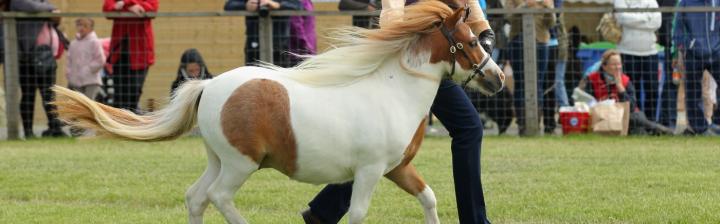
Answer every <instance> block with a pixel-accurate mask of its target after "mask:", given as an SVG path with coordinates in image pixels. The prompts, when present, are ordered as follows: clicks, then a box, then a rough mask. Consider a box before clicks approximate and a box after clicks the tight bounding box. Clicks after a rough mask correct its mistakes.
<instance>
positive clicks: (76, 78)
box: [65, 18, 105, 99]
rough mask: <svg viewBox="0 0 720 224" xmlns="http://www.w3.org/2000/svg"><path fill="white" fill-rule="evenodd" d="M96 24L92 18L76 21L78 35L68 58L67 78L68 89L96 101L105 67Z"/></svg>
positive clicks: (71, 46)
mask: <svg viewBox="0 0 720 224" xmlns="http://www.w3.org/2000/svg"><path fill="white" fill-rule="evenodd" d="M93 26H94V22H93V20H92V19H90V18H80V19H77V20H75V28H76V29H77V34H76V36H75V40H73V41H72V43H70V49H69V51H68V56H67V67H66V68H65V77H66V78H67V80H68V87H69V88H70V89H72V90H75V91H78V92H81V93H83V94H85V96H87V97H88V98H90V99H95V98H96V97H97V96H98V94H100V91H101V87H102V80H101V77H100V76H101V72H102V69H103V66H104V65H105V53H104V52H103V49H102V44H101V43H100V41H99V40H98V38H97V35H96V34H95V31H93Z"/></svg>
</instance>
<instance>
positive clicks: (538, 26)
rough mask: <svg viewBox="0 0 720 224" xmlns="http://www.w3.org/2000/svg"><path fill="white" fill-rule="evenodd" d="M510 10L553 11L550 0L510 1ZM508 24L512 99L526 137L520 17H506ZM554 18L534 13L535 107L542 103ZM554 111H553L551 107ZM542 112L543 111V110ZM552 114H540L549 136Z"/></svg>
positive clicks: (516, 15)
mask: <svg viewBox="0 0 720 224" xmlns="http://www.w3.org/2000/svg"><path fill="white" fill-rule="evenodd" d="M507 3H508V7H509V8H511V9H512V8H536V9H542V8H554V3H553V1H552V0H543V1H541V2H538V1H536V0H511V1H508V2H507ZM509 20H510V24H511V28H510V29H511V31H510V44H509V48H510V49H509V59H510V64H511V66H512V69H513V79H514V81H515V89H514V91H513V92H514V93H513V95H514V98H515V101H514V103H515V116H516V117H517V120H516V122H517V124H518V127H519V129H520V133H521V134H526V130H525V80H524V79H525V74H524V73H525V69H524V67H525V65H524V64H523V61H524V60H523V51H524V50H523V49H524V47H523V37H522V33H523V31H522V27H523V26H522V14H513V15H511V17H510V18H509ZM555 22H556V18H555V14H554V13H546V14H536V15H535V34H536V38H535V41H536V43H537V45H536V46H537V51H536V58H537V80H538V82H537V96H538V105H539V106H542V105H544V104H543V102H544V101H543V99H544V97H543V91H542V90H543V82H544V81H545V75H546V72H547V65H548V42H549V41H550V28H551V27H553V26H555ZM553 109H554V108H553ZM543 111H544V110H543ZM550 111H551V112H547V111H545V112H543V113H542V114H543V124H544V126H545V127H544V131H545V133H552V132H553V131H554V130H555V124H556V123H555V117H554V116H553V115H554V114H553V112H552V110H550Z"/></svg>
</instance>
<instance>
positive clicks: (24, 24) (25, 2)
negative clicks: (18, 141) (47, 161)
mask: <svg viewBox="0 0 720 224" xmlns="http://www.w3.org/2000/svg"><path fill="white" fill-rule="evenodd" d="M10 11H16V12H59V10H57V9H56V8H55V6H53V5H52V4H50V3H49V2H47V1H45V0H12V1H10ZM58 22H59V18H56V19H36V18H28V19H23V18H18V19H17V37H18V45H19V46H18V51H19V52H20V55H19V63H20V65H19V67H20V74H19V78H20V90H21V92H22V97H21V99H20V115H21V118H22V124H23V131H24V132H25V138H26V139H28V138H33V137H35V134H34V133H33V118H34V112H35V111H34V110H35V93H36V91H38V90H39V91H40V96H42V104H43V107H44V109H45V115H46V116H47V119H48V129H47V130H45V131H43V132H42V136H43V137H59V136H65V133H64V132H63V131H62V130H61V127H62V125H61V122H60V121H59V120H58V119H57V116H56V115H55V114H54V113H52V111H54V110H55V106H53V105H52V104H49V102H50V101H51V100H52V99H53V92H52V91H51V90H50V87H52V86H53V85H55V78H56V72H57V62H56V61H55V60H56V59H57V58H59V57H60V56H61V54H62V51H63V48H64V46H63V42H62V41H61V39H60V38H61V37H60V36H61V35H58V32H57V30H56V29H55V26H56V24H57V23H58Z"/></svg>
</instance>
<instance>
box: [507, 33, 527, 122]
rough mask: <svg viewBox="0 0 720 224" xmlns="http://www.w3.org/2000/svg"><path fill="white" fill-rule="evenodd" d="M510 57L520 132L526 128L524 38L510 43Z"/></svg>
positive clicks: (514, 101) (516, 115)
mask: <svg viewBox="0 0 720 224" xmlns="http://www.w3.org/2000/svg"><path fill="white" fill-rule="evenodd" d="M507 52H508V58H509V60H510V66H512V70H513V81H514V82H515V85H514V86H515V89H513V104H514V106H515V118H517V119H515V122H516V123H517V125H518V128H519V133H521V134H522V133H523V132H524V130H525V75H524V65H523V44H522V38H520V37H516V38H515V39H513V40H512V41H511V42H510V44H509V45H508V50H507Z"/></svg>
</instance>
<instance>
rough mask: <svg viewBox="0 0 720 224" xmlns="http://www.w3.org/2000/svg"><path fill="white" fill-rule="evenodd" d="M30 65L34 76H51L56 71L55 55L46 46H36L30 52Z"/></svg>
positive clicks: (50, 48)
mask: <svg viewBox="0 0 720 224" xmlns="http://www.w3.org/2000/svg"><path fill="white" fill-rule="evenodd" d="M29 57H30V60H29V62H30V64H31V65H32V68H33V71H35V72H34V73H35V74H39V75H47V74H52V73H54V72H55V70H56V69H57V62H56V61H55V54H53V50H52V47H50V45H47V44H43V45H38V46H35V47H33V48H32V49H31V50H30V55H29Z"/></svg>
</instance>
